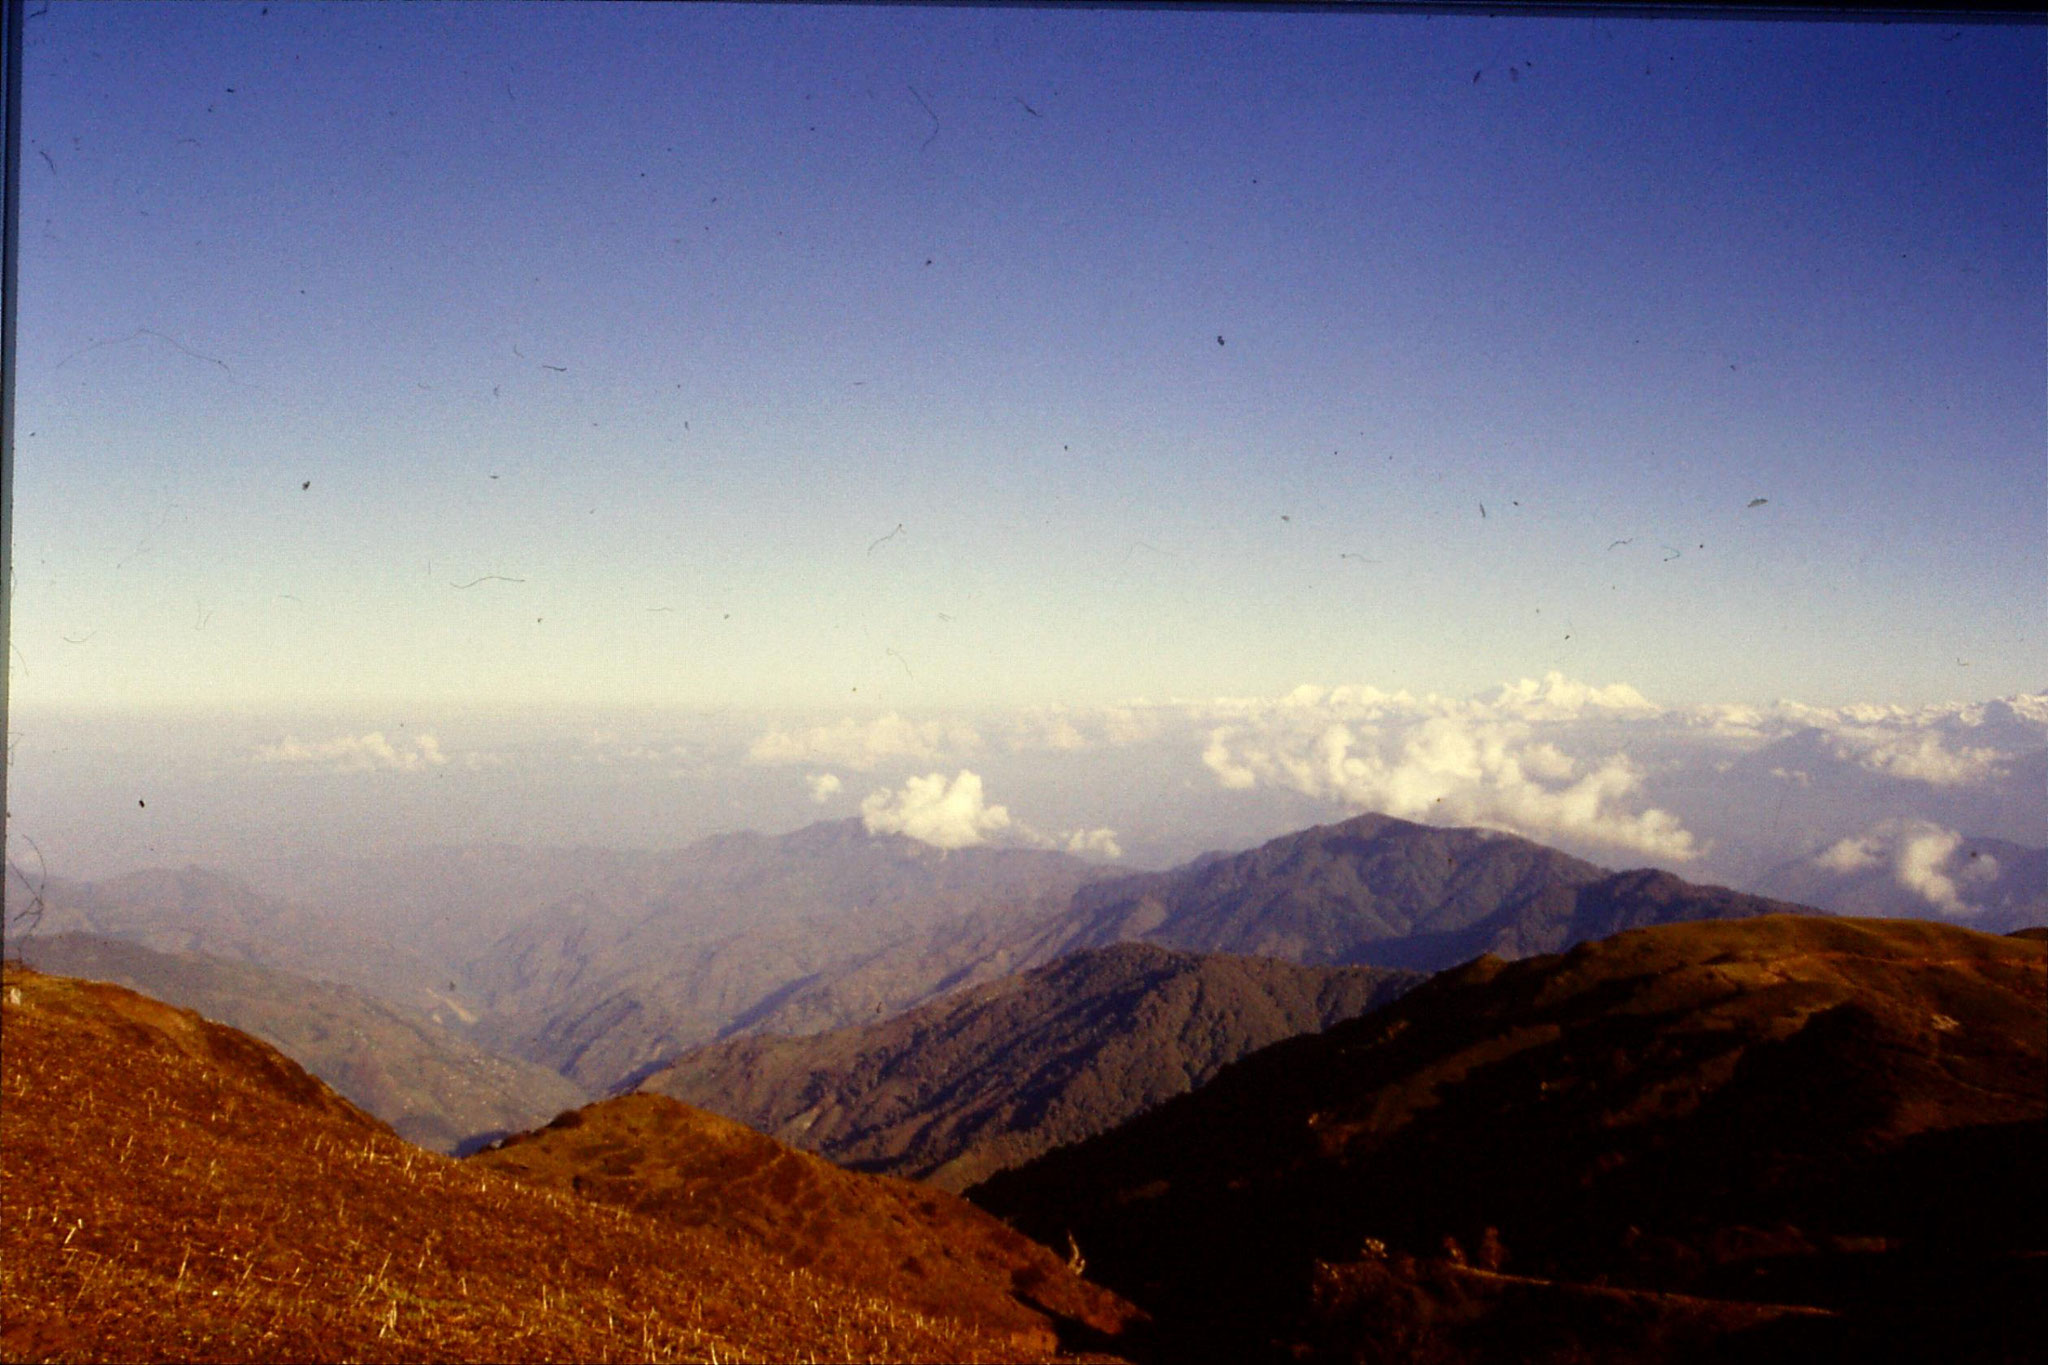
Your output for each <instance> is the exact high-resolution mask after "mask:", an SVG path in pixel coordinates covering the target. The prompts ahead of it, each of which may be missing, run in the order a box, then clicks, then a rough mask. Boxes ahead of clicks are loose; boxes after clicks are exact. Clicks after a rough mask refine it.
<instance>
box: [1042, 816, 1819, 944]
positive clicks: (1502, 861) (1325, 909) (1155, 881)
mask: <svg viewBox="0 0 2048 1365" xmlns="http://www.w3.org/2000/svg"><path fill="white" fill-rule="evenodd" d="M1797 913H1810V910H1809V907H1806V906H1801V905H1794V904H1790V903H1788V902H1784V901H1773V900H1767V899H1765V898H1763V897H1759V896H1751V895H1745V894H1743V893H1741V892H1737V891H1730V890H1728V889H1727V888H1726V887H1719V886H1696V885H1694V884H1693V883H1691V882H1687V881H1685V880H1683V879H1681V878H1678V877H1675V876H1672V875H1671V874H1670V873H1668V872H1660V871H1656V870H1653V869H1637V870H1635V871H1629V872H1609V871H1607V870H1606V869H1604V868H1601V867H1597V866H1595V865H1594V864H1592V863H1588V862H1583V861H1581V860H1580V859H1577V858H1573V857H1570V856H1568V855H1566V854H1563V853H1559V852H1558V851H1557V850H1555V849H1551V848H1546V847H1544V846H1543V845H1542V844H1536V843H1531V842H1530V841H1529V840H1527V839H1521V838H1517V837H1516V836H1514V835H1512V834H1499V833H1495V832H1492V831H1489V830H1479V829H1441V828H1438V827H1436V826H1434V825H1418V824H1414V823H1411V822H1410V821H1407V820H1397V819H1395V818H1393V817H1392V816H1387V815H1361V816H1358V817H1356V818H1355V819H1351V820H1346V821H1344V822H1342V823H1341V824H1335V825H1318V826H1315V827H1314V828H1311V829H1305V830H1301V831H1299V832H1297V833H1294V834H1289V835H1286V836H1284V837H1282V838H1279V839H1274V840H1272V841H1270V842H1268V843H1265V844H1261V845H1260V846H1259V847H1257V848H1254V849H1251V850H1248V851H1247V852H1244V853H1237V854H1227V855H1208V856H1205V857H1202V858H1198V859H1196V860H1195V861H1193V862H1191V863H1188V864H1187V865H1185V866H1183V867H1178V868H1175V869H1174V870H1172V871H1170V872H1158V873H1145V874H1140V875H1137V876H1130V877H1121V878H1117V879H1115V880H1111V881H1104V882H1101V883H1098V884H1095V885H1091V886H1088V887H1084V888H1083V889H1082V890H1081V891H1080V892H1078V893H1077V894H1076V895H1075V897H1074V903H1073V906H1072V907H1071V908H1070V909H1069V911H1068V912H1067V913H1066V914H1065V915H1064V916H1062V917H1060V919H1059V920H1058V921H1056V922H1055V923H1053V924H1051V925H1048V926H1046V927H1045V928H1044V929H1041V930H1038V931H1037V939H1038V941H1039V942H1041V943H1056V944H1058V945H1060V946H1061V947H1062V948H1073V947H1081V946H1096V945H1099V944H1104V943H1114V942H1118V941H1122V940H1131V939H1134V940H1139V941H1142V942H1146V943H1158V944H1163V945H1165V946H1167V947H1171V948H1183V949H1186V950H1188V951H1190V952H1198V953H1246V954H1254V955H1258V956H1265V957H1277V958H1280V959H1282V960H1284V961H1288V962H1302V963H1314V964H1323V963H1345V964H1370V965H1373V966H1380V967H1404V968H1408V969H1410V970H1414V971H1426V972H1433V971H1441V970H1443V969H1444V968H1446V967H1454V966H1456V965H1458V964H1459V963H1461V962H1466V961H1469V960H1470V959H1472V958H1474V957H1478V956H1479V955H1480V954H1482V953H1493V954H1495V955H1496V956H1501V957H1524V956H1527V955H1528V954H1530V953H1544V952H1556V951H1557V950H1558V949H1560V948H1565V947H1569V946H1570V945H1572V944H1574V943H1580V942H1584V941H1585V940H1587V939H1589V938H1599V937H1601V936H1603V935H1606V934H1612V933H1616V932H1618V931H1620V930H1622V929H1630V928H1640V927H1643V926H1646V925H1651V924H1669V923H1677V922H1680V921H1684V920H1696V919H1728V918H1741V917H1746V916H1752V915H1767V914H1797Z"/></svg>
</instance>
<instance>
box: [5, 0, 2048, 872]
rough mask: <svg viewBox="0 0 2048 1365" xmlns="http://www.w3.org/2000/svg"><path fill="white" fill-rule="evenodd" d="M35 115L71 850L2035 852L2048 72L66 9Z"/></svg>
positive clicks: (61, 819) (1754, 35)
mask: <svg viewBox="0 0 2048 1365" xmlns="http://www.w3.org/2000/svg"><path fill="white" fill-rule="evenodd" d="M25 55H26V96H27V100H26V104H27V111H26V112H27V128H26V138H25V142H26V147H27V153H26V158H25V169H26V175H25V194H26V200H25V204H26V207H25V212H24V219H23V227H24V230H25V246H24V255H23V263H22V291H23V292H22V308H21V339H22V340H21V355H20V371H19V373H20V413H21V429H20V431H19V433H18V436H19V458H18V468H17V481H16V509H17V524H16V528H15V556H16V580H15V597H14V619H13V639H12V641H11V645H12V648H11V650H10V674H9V684H10V689H11V697H10V702H11V708H12V713H11V716H10V729H11V731H12V733H11V734H10V737H9V739H10V752H11V754H12V755H13V769H12V778H11V781H12V792H11V796H12V800H13V804H14V808H15V809H14V814H15V817H16V819H15V822H14V826H15V829H16V830H17V831H18V832H20V833H23V834H26V835H28V836H30V837H36V838H39V839H40V840H41V843H40V844H39V845H38V847H39V848H41V847H44V846H47V847H48V849H49V850H50V851H51V852H52V853H53V854H55V855H56V856H57V858H58V861H59V863H60V864H61V865H63V866H68V867H79V868H84V867H90V868H97V869H99V870H107V869H108V868H115V867H119V866H126V865H133V864H136V863H143V862H152V861H177V860H180V859H182V858H186V857H192V858H201V859H211V858H231V857H232V856H233V855H234V853H235V850H236V849H238V848H239V849H244V850H246V849H248V848H251V847H259V846H260V847H263V848H277V849H282V848H291V847H299V848H304V847H310V846H312V845H314V844H316V843H318V842H319V841H320V840H322V839H330V840H331V839H341V840H343V841H344V842H353V843H358V844H368V843H374V842H377V841H384V842H390V841H393V840H401V841H402V840H404V839H407V838H433V839H443V840H448V841H453V842H462V841H467V840H479V839H482V840H506V841H513V842H520V841H549V840H558V839H567V840H575V841H590V842H624V843H632V844H639V845H660V844H663V843H673V842H677V841H680V840H682V839H686V838H688V837H694V835H696V834H698V833H703V832H706V831H708V830H711V829H718V828H733V827H749V826H753V827H772V828H788V827H792V826H794V825H796V824H800V823H802V822H803V821H805V820H807V819H811V818H816V817H820V816H824V817H832V816H847V815H851V814H854V813H856V812H857V811H860V810H861V809H862V808H863V807H864V805H866V804H867V803H871V802H882V803H883V804H881V805H876V806H874V807H873V809H874V810H875V811H879V812H881V817H879V818H885V819H888V820H897V821H911V820H913V817H914V818H915V819H917V820H924V819H925V816H926V815H928V814H931V813H932V812H937V813H938V815H943V816H945V817H946V818H949V819H951V818H954V817H958V820H957V822H956V823H957V829H958V830H960V831H965V833H963V834H962V835H961V837H979V835H978V834H977V831H984V830H986V831H1004V833H1003V835H1002V837H1005V838H1012V839H1019V838H1021V839H1024V840H1025V841H1026V842H1032V841H1037V842H1039V843H1040V844H1041V845H1042V846H1064V845H1065V844H1066V843H1068V842H1071V841H1072V840H1074V839H1077V838H1078V839H1080V840H1081V845H1082V846H1086V847H1089V848H1091V849H1093V850H1094V851H1096V852H1100V851H1101V850H1103V849H1105V848H1107V847H1108V842H1107V840H1108V836H1109V835H1112V834H1113V835H1114V840H1115V841H1120V843H1121V845H1122V846H1123V848H1124V849H1125V851H1126V853H1127V854H1128V856H1130V857H1131V858H1133V859H1134V860H1138V861H1146V862H1151V863H1161V862H1166V861H1170V860H1171V859H1173V858H1176V857H1182V856H1187V855H1188V854H1191V853H1192V852H1194V851H1196V850H1197V849H1199V848H1202V847H1212V846H1222V845H1227V844H1231V843H1242V842H1245V841H1248V840H1251V839H1255V838H1258V837H1264V836H1266V835H1269V834H1273V833H1278V832H1280V831H1281V830H1283V829H1286V828H1291V827H1295V826H1298V825H1301V824H1305V823H1308V822H1310V821H1311V820H1314V819H1319V818H1326V817H1329V816H1332V815H1334V814H1336V813H1340V812H1348V811H1352V810H1358V809H1386V810H1391V811H1396V812H1397V813H1404V814H1409V815H1412V816H1415V817H1417V818H1432V819H1444V820H1458V821H1465V822H1472V823H1482V824H1493V825H1497V826H1499V827H1504V828H1512V829H1516V830H1518V831H1520V832H1523V833H1528V834H1530V835H1532V836H1533V837H1538V838H1544V839H1546V840H1552V841H1556V842H1559V843H1561V844H1563V845H1564V846H1567V847H1571V848H1573V849H1575V850H1577V851H1581V852H1585V853H1587V854H1588V855H1589V856H1596V857H1600V858H1603V859H1609V860H1627V859H1632V858H1646V859H1652V860H1662V861H1663V862H1665V863H1666V864H1668V865H1671V866H1676V867H1680V868H1683V869H1685V870H1687V871H1688V874H1689V875H1694V874H1702V873H1706V874H1712V875H1715V876H1721V877H1724V878H1727V879H1730V880H1736V881H1741V880H1743V879H1744V878H1746V877H1750V876H1753V875H1755V874H1756V873H1757V872H1758V871H1759V869H1762V868H1765V867H1767V866H1768V865H1769V864H1770V863H1771V862H1772V861H1773V860H1782V859H1785V858H1792V857H1795V856H1804V855H1807V854H1811V853H1813V852H1814V851H1815V850H1819V849H1822V848H1825V847H1830V846H1833V844H1834V842H1838V841H1840V840H1842V839H1845V838H1851V837H1863V836H1862V835H1861V834H1859V831H1864V830H1867V829H1877V828H1879V827H1880V826H1882V828H1883V829H1887V830H1891V831H1893V834H1892V835H1886V836H1884V837H1894V836H1897V831H1898V830H1902V829H1907V828H1909V827H1908V826H1906V825H1899V824H1897V823H1896V822H1897V821H1902V820H1909V821H1920V822H1921V824H1916V825H1912V826H1910V828H1911V829H1913V830H1922V831H1923V833H1924V829H1925V828H1932V829H1937V830H1939V831H1947V832H1948V833H1943V834H1941V836H1940V837H1941V838H1944V839H1945V838H1948V837H1949V834H1952V833H1955V832H1957V831H1961V832H1963V833H1969V834H1972V835H1997V836H1999V837H2006V838H2016V839H2020V840H2022V841H2026V840H2028V839H2032V841H2033V842H2036V843H2038V842H2039V838H2038V828H2039V822H2040V821H2041V820H2042V819H2048V809H2044V808H2043V807H2042V806H2041V798H2040V792H2039V791H2038V790H2035V787H2036V786H2038V783H2036V782H2035V780H2034V778H2033V777H2031V776H2029V774H2031V773H2033V772H2034V771H2035V768H2032V767H2029V766H2028V765H2029V764H2034V765H2036V767H2038V762H2039V757H2038V755H2039V751H2040V750H2041V748H2042V745H2043V743H2044V741H2048V701H2043V700H2041V699H2040V696H2039V695H2038V694H2039V693H2040V689H2042V687H2043V685H2044V683H2043V679H2044V678H2048V639H2044V633H2043V631H2042V629H2041V589H2042V585H2043V582H2044V571H2048V535H2044V534H2043V531H2044V527H2043V524H2042V522H2043V509H2044V505H2048V503H2044V492H2048V489H2044V472H2048V471H2044V461H2043V455H2044V450H2048V397H2044V384H2043V375H2044V373H2048V320H2044V309H2043V305H2042V300H2043V298H2044V297H2048V229H2044V223H2048V213H2044V207H2048V186H2044V166H2048V158H2044V156H2043V152H2044V137H2043V134H2042V127H2043V123H2042V113H2043V109H2044V107H2048V86H2044V70H2048V62H2044V57H2048V44H2044V37H2043V30H2042V28H2041V27H2040V26H2033V27H1996V26H1964V27H1958V26H1953V25H1914V24H1885V25H1879V24H1849V23H1819V24H1805V23H1791V22H1775V23H1766V24H1744V23H1739V22H1735V21H1691V20H1640V19H1619V18H1611V19H1601V18H1583V17H1578V18H1565V19H1528V18H1522V19H1485V18H1473V17H1449V16H1442V15H1438V16H1390V15H1338V16H1332V15H1286V14H1275V13H1193V12H1173V11H1128V12H1109V13H1101V12H1080V11H1061V10H1051V9H1016V10H1002V9H961V10H938V9H931V8H924V7H914V8H860V7H838V6H835V7H829V8H820V9H804V8H798V7H794V6H735V7H716V6H708V5H690V6H653V5H644V6H624V5H598V6H579V5H548V6H537V5H511V6H498V5H489V4H473V5H446V6H386V5H375V6H371V5H339V6H324V5H312V4H275V5H270V6H268V7H267V12H266V6H264V5H262V4H260V3H259V4H252V5H211V4H210V5H162V6H159V5H148V4H124V5H118V6H109V5H82V4H75V3H66V0H53V3H52V4H50V5H49V6H48V8H47V9H39V10H38V11H37V14H36V16H35V17H33V18H32V19H31V20H30V23H29V26H28V42H27V50H26V54H25ZM1521 680H1538V681H1533V682H1528V683H1526V684H1524V683H1523V682H1522V681H1521ZM1504 684H1512V685H1513V686H1510V687H1508V688H1506V690H1500V689H1501V688H1502V685H1504ZM1328 689H1337V690H1335V691H1330V690H1328ZM1531 689H1534V690H1533V691H1532V690H1531ZM1385 697H1395V698H1397V700H1391V701H1389V700H1384V698H1385ZM1532 697H1536V698H1538V700H1535V701H1532V700H1530V698H1532ZM1999 697H2018V698H2019V699H2020V700H2019V703H2018V705H2017V709H2014V708H2013V707H2007V708H2006V709H2005V710H1998V709H1997V708H1993V709H1992V710H1990V711H1986V710H1984V709H1983V708H1982V707H1981V706H1978V707H1976V708H1975V709H1972V708H1971V707H1970V706H1967V705H1966V706H1962V707H1961V708H1960V709H1958V708H1957V707H1954V706H1951V707H1948V708H1947V709H1943V708H1942V707H1940V706H1935V705H1934V704H1936V703H1948V702H1955V703H1981V702H1984V701H1986V700H1989V699H1992V698H1999ZM1778 699H1791V701H1792V702H1793V703H1796V704H1790V705H1784V706H1779V705H1776V702H1777V700H1778ZM1756 707H1763V708H1765V709H1763V710H1761V711H1756V710H1754V709H1753V708H1756ZM1929 707H1932V708H1933V709H1927V708H1929ZM1814 708H1821V709H1818V710H1816V709H1814ZM1873 708H1874V709H1873ZM963 775H968V776H974V777H975V778H976V781H977V783H980V784H982V785H980V786H977V787H973V788H972V790H971V791H970V788H969V787H966V786H962V785H961V784H960V780H959V779H960V778H961V777H962V776H963ZM941 778H943V779H944V780H945V786H944V793H945V801H946V802H950V803H951V804H940V803H938V802H937V798H936V797H934V798H933V803H932V804H931V806H930V810H929V811H925V812H924V813H921V814H920V813H918V812H915V811H913V810H912V807H913V805H914V803H915V802H916V801H918V800H923V799H924V798H923V797H922V796H920V793H936V792H939V791H940V788H939V787H938V786H935V785H933V783H934V782H935V781H936V780H937V779H941ZM826 779H830V781H827V780H826ZM912 779H917V780H918V782H919V783H922V785H914V784H913V783H912ZM834 783H836V784H837V785H836V786H834V785H833V784H834ZM145 788H146V789H147V790H144V789H145ZM996 805H1005V806H1006V807H1007V809H1008V813H1009V815H1010V816H1011V817H1013V820H1012V823H1011V824H1010V825H1008V826H1004V825H1002V824H1001V823H1000V822H999V821H997V820H996V819H995V817H994V816H991V815H989V814H988V813H987V810H988V808H991V807H994V806H996ZM921 809H922V808H920V810H921ZM1766 811H1768V812H1770V815H1769V818H1768V820H1766V819H1765V818H1764V816H1763V815H1762V814H1761V813H1762V812H1766ZM1802 811H1803V812H1804V813H1803V814H1802ZM1788 812H1789V813H1788ZM933 818H937V816H936V815H935V816H933ZM1884 821H1893V822H1894V824H1892V825H1883V823H1882V822H1884ZM918 827H919V828H939V827H940V826H937V825H932V824H929V823H926V824H921V825H919V826H918ZM949 828H950V827H949ZM38 832H40V833H38ZM1098 835H1100V836H1102V837H1097V836H1098ZM1871 837H1873V838H1874V837H1877V836H1871ZM1934 837H1935V836H1933V835H1928V836H1927V838H1934ZM1897 838H1900V839H1903V838H1904V836H1897ZM1913 838H1914V839H1919V840H1920V843H1921V844H1923V845H1925V846H1926V847H1934V846H1935V845H1933V844H1926V840H1925V839H1922V838H1921V836H1920V835H1917V834H1916V835H1914V836H1913ZM1090 839H1093V840H1094V842H1093V843H1092V844H1090V843H1089V842H1088V841H1089V840H1090ZM1910 842H1911V840H1907V841H1906V843H1910ZM1937 842H1939V841H1938V840H1937ZM1906 843H1901V845H1900V846H1901V847H1902V848H1903V847H1906ZM1915 846H1916V847H1917V846H1919V845H1915ZM1942 847H1946V845H1942ZM10 854H11V855H13V856H17V857H19V856H21V850H20V848H18V847H16V846H15V844H14V843H11V844H10ZM1901 856H1902V857H1903V856H1904V855H1903V854H1902V855H1901ZM1915 856H1916V857H1918V856H1919V855H1917V854H1916V855H1915ZM1923 861H1924V859H1923ZM1902 865H1903V864H1902ZM1917 865H1918V864H1915V866H1917Z"/></svg>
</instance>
